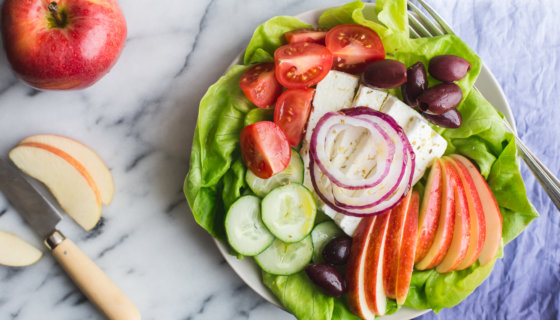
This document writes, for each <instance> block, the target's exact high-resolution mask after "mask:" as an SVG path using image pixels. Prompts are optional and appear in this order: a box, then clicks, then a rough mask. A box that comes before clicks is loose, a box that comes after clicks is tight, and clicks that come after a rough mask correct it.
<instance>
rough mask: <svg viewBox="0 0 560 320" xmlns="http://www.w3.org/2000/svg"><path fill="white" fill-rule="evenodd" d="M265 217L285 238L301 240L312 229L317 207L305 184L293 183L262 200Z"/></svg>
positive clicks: (276, 231)
mask: <svg viewBox="0 0 560 320" xmlns="http://www.w3.org/2000/svg"><path fill="white" fill-rule="evenodd" d="M261 208H262V209H261V211H262V221H263V222H264V225H265V226H266V227H267V228H268V230H270V232H271V233H272V234H273V235H274V236H275V237H276V238H278V239H280V240H282V241H284V242H289V243H291V242H298V241H300V240H301V239H303V238H305V237H306V236H307V235H308V234H309V233H310V232H311V230H312V229H313V225H314V221H315V215H316V214H317V207H316V205H315V199H314V198H313V195H312V194H311V192H310V191H309V190H307V188H306V187H304V186H303V185H301V184H299V183H291V184H287V185H285V186H281V187H277V188H276V189H274V190H272V191H271V192H270V193H269V194H268V195H267V196H266V197H264V199H263V200H262V204H261Z"/></svg>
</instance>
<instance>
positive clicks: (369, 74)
mask: <svg viewBox="0 0 560 320" xmlns="http://www.w3.org/2000/svg"><path fill="white" fill-rule="evenodd" d="M362 82H363V83H365V84H366V85H367V86H369V87H372V88H375V89H392V88H396V87H398V86H400V85H402V84H403V83H405V82H406V66H405V65H404V63H402V62H400V61H397V60H388V59H384V60H377V61H375V62H372V63H370V64H368V65H367V66H366V68H365V69H364V72H363V73H362Z"/></svg>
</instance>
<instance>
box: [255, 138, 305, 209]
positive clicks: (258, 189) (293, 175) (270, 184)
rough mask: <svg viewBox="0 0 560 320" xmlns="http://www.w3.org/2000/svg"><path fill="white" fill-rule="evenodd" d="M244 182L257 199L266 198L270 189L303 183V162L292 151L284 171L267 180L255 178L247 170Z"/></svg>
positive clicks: (296, 153)
mask: <svg viewBox="0 0 560 320" xmlns="http://www.w3.org/2000/svg"><path fill="white" fill-rule="evenodd" d="M245 181H246V182H247V185H249V188H251V190H252V191H253V192H254V193H255V194H256V195H257V196H259V197H261V198H262V197H264V196H266V195H267V194H268V193H269V192H270V191H272V189H274V188H276V187H279V186H283V185H285V184H288V183H303V161H302V160H301V157H300V155H299V153H298V152H297V151H296V150H294V149H292V155H291V157H290V162H289V163H288V166H287V167H286V169H284V170H282V171H281V172H279V173H277V174H275V175H273V176H272V177H270V178H268V179H261V178H259V177H257V176H256V175H255V174H254V173H253V172H252V171H251V170H247V173H246V174H245Z"/></svg>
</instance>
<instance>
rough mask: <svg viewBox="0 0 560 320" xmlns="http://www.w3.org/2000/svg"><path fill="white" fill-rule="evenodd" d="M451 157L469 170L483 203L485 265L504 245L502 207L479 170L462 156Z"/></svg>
mask: <svg viewBox="0 0 560 320" xmlns="http://www.w3.org/2000/svg"><path fill="white" fill-rule="evenodd" d="M451 157H452V158H453V159H455V160H457V161H458V162H460V163H462V164H463V165H464V166H465V167H466V168H467V170H468V171H469V173H470V175H471V177H472V179H473V181H474V184H475V186H476V190H477V192H478V195H479V197H480V202H481V203H482V209H483V211H484V219H485V221H486V235H485V239H484V245H483V247H482V249H481V252H480V255H479V256H478V261H479V262H480V264H481V265H485V264H487V263H489V262H491V261H492V260H493V259H494V257H495V256H496V253H497V252H498V249H499V248H500V244H501V243H502V214H501V213H500V207H499V206H498V202H497V201H496V198H494V194H493V193H492V190H490V187H489V186H488V183H486V180H484V178H483V177H482V175H481V174H480V172H479V171H478V169H477V168H476V167H475V166H474V165H473V164H472V163H471V162H470V161H469V160H468V159H467V158H465V157H463V156H461V155H458V154H454V155H451Z"/></svg>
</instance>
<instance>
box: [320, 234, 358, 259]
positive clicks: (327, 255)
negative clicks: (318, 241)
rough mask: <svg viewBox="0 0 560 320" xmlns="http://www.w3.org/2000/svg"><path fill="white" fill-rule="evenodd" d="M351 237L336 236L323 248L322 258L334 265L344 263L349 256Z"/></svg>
mask: <svg viewBox="0 0 560 320" xmlns="http://www.w3.org/2000/svg"><path fill="white" fill-rule="evenodd" d="M351 246H352V239H351V238H349V237H346V236H341V237H336V238H334V239H332V240H331V241H329V243H327V244H326V245H325V248H323V259H325V261H326V262H328V263H330V264H334V265H342V264H345V263H346V261H347V260H348V257H349V256H350V247H351Z"/></svg>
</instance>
